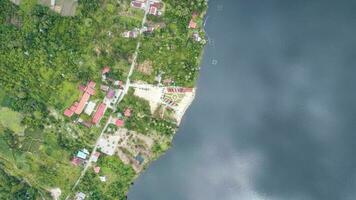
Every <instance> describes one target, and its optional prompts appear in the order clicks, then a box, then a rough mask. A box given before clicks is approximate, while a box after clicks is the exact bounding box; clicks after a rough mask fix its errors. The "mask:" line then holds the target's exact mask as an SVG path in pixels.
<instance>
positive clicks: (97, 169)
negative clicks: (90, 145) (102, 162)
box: [94, 166, 100, 174]
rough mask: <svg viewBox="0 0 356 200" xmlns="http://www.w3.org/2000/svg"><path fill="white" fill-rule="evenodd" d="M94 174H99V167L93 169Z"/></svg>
mask: <svg viewBox="0 0 356 200" xmlns="http://www.w3.org/2000/svg"><path fill="white" fill-rule="evenodd" d="M94 172H95V173H96V174H99V172H100V167H98V166H96V167H94Z"/></svg>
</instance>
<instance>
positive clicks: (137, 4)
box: [131, 1, 145, 8]
mask: <svg viewBox="0 0 356 200" xmlns="http://www.w3.org/2000/svg"><path fill="white" fill-rule="evenodd" d="M131 6H132V7H134V8H144V7H145V4H144V2H141V1H132V2H131Z"/></svg>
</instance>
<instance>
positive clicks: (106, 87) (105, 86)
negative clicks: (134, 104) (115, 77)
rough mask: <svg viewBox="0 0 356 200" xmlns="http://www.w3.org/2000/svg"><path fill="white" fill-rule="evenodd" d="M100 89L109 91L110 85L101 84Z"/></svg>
mask: <svg viewBox="0 0 356 200" xmlns="http://www.w3.org/2000/svg"><path fill="white" fill-rule="evenodd" d="M100 89H101V90H102V91H104V92H107V91H108V90H109V86H107V85H101V86H100Z"/></svg>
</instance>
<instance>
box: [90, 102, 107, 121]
mask: <svg viewBox="0 0 356 200" xmlns="http://www.w3.org/2000/svg"><path fill="white" fill-rule="evenodd" d="M105 110H106V104H105V103H101V104H100V105H99V107H98V109H97V110H96V112H95V114H94V116H93V119H92V122H93V123H94V124H97V123H99V122H100V120H101V118H102V117H103V115H104V112H105Z"/></svg>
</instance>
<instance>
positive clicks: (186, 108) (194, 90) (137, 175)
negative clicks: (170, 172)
mask: <svg viewBox="0 0 356 200" xmlns="http://www.w3.org/2000/svg"><path fill="white" fill-rule="evenodd" d="M206 2H207V8H206V9H205V10H204V12H203V13H202V14H201V15H200V17H201V19H202V20H203V23H202V26H201V30H200V31H203V32H204V40H207V39H208V38H207V36H206V31H205V25H206V22H207V17H208V16H207V12H208V8H209V7H208V3H209V0H206ZM206 45H207V42H206V43H205V44H204V46H203V48H202V49H201V51H200V55H199V58H198V66H199V72H198V75H197V76H198V77H197V79H196V82H195V85H194V87H193V95H192V96H191V98H188V99H187V102H186V103H185V106H184V109H183V112H182V113H181V114H180V115H178V117H177V125H178V128H177V130H176V131H175V132H174V135H173V136H172V138H171V142H172V141H173V140H174V138H175V135H176V134H177V132H178V129H179V128H180V123H181V121H182V119H183V118H184V116H185V113H186V111H187V110H188V109H189V107H190V106H191V104H192V103H193V101H194V100H195V96H196V92H197V90H198V87H197V80H198V78H199V76H200V70H201V67H202V66H201V64H202V60H203V57H204V52H205V48H206ZM170 148H171V146H170V147H169V148H168V149H166V150H165V151H164V152H163V153H162V154H160V155H158V156H156V157H154V158H153V159H151V160H150V161H149V162H148V163H146V164H145V166H144V167H143V170H142V171H140V172H139V173H137V174H136V175H135V178H134V179H133V181H132V185H131V186H130V188H129V190H128V192H127V194H128V193H129V191H130V190H131V188H132V186H133V185H134V183H135V182H136V181H137V179H138V178H139V177H140V175H141V174H142V173H143V172H145V171H146V170H148V168H149V166H150V165H151V163H153V162H156V161H157V160H159V159H160V158H161V157H162V156H164V155H165V154H166V152H167V151H168V150H169V149H170ZM127 194H126V195H127ZM126 197H127V196H126ZM128 200H130V199H128Z"/></svg>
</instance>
